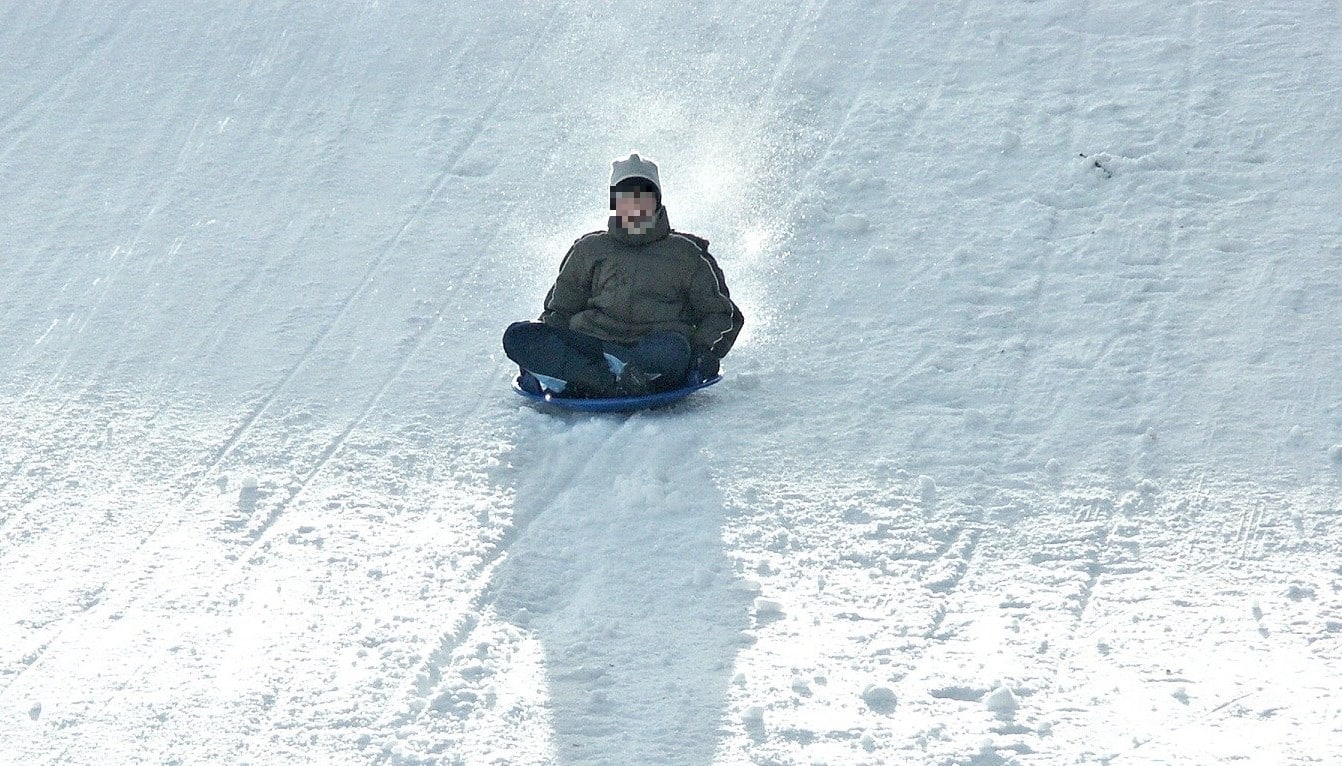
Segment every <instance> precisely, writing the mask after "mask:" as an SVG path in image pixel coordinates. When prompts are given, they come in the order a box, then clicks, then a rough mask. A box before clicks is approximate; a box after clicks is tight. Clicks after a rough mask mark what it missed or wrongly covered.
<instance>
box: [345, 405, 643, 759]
mask: <svg viewBox="0 0 1342 766" xmlns="http://www.w3.org/2000/svg"><path fill="white" fill-rule="evenodd" d="M636 421H637V416H634V417H627V418H626V419H625V421H624V422H623V423H621V424H620V426H619V427H618V428H616V429H615V430H613V431H612V432H611V433H609V434H608V435H607V436H606V437H605V438H604V439H603V440H602V441H601V443H600V444H599V445H597V447H596V448H595V449H593V450H592V451H591V452H590V453H589V454H588V455H587V457H586V458H584V459H583V460H582V462H580V463H579V464H577V465H576V466H574V467H573V468H572V469H571V470H569V471H566V472H565V475H563V476H562V478H559V479H558V480H556V481H552V482H549V483H548V484H549V487H550V489H551V491H550V493H549V494H550V495H551V496H553V497H559V496H560V495H562V494H564V493H565V492H566V491H568V490H569V489H571V488H572V487H574V486H575V482H576V480H577V479H578V478H579V477H581V476H583V475H585V474H586V473H587V472H588V470H589V468H590V467H591V466H592V465H593V464H594V463H596V461H597V459H598V457H602V456H603V455H605V454H606V453H607V452H608V451H609V450H610V448H611V446H612V445H613V444H615V442H616V441H617V440H616V437H617V436H618V435H619V434H620V433H622V432H623V431H625V430H626V429H628V428H629V427H630V424H631V423H633V422H636ZM545 512H546V508H541V509H539V510H537V511H535V512H534V513H531V514H527V515H526V516H524V517H518V516H514V517H513V523H512V526H510V527H509V528H508V529H507V530H506V531H505V532H504V534H503V536H502V537H501V538H500V540H499V542H498V543H497V544H496V545H495V547H494V549H493V551H491V553H490V555H489V557H488V558H487V559H484V560H482V561H481V562H480V563H479V564H478V565H477V566H476V568H475V570H474V572H473V574H472V575H471V576H470V585H469V587H468V588H467V590H468V591H469V590H474V591H475V593H476V595H475V596H474V597H472V598H471V600H470V602H469V604H468V607H467V609H466V611H465V613H464V614H463V615H462V616H461V618H460V620H459V621H458V622H456V623H455V624H454V626H453V627H452V628H451V629H449V630H448V631H447V632H446V633H445V634H444V635H443V638H442V640H441V641H440V642H439V644H438V646H436V647H434V649H433V650H432V651H431V652H429V655H428V657H427V658H426V659H425V661H424V662H423V663H421V668H422V670H421V672H419V673H416V674H415V675H414V678H415V681H414V685H413V690H412V692H411V694H412V698H411V701H410V704H409V710H408V711H407V712H403V713H401V714H399V715H397V716H396V717H395V718H393V719H392V720H391V721H389V722H388V723H387V724H386V725H384V726H381V727H380V728H383V729H385V730H389V731H394V730H396V729H400V728H402V727H404V726H409V725H411V724H415V723H418V722H419V721H420V720H421V719H423V718H424V716H425V715H427V714H428V713H429V712H431V711H432V706H431V705H429V704H418V703H424V702H425V701H426V700H427V699H428V698H429V697H431V696H432V694H433V692H434V691H435V690H436V689H437V687H438V685H439V684H441V683H442V679H443V668H445V667H446V666H447V664H448V663H449V662H450V661H451V658H452V655H453V654H454V653H455V652H456V651H457V650H458V649H459V648H461V646H462V645H463V644H465V642H466V640H467V639H468V638H470V636H471V634H472V633H474V632H475V630H476V628H477V627H479V625H480V614H481V612H483V611H484V610H485V609H486V608H487V607H489V606H490V605H491V604H493V602H494V599H495V597H496V594H495V588H494V573H495V572H496V571H497V570H498V568H499V567H500V566H501V565H502V564H503V563H504V561H506V559H507V556H508V554H509V553H510V552H511V551H512V548H513V545H515V544H516V542H517V541H518V540H519V539H521V538H522V536H523V535H525V534H526V532H527V530H528V529H529V528H530V527H531V526H532V524H534V523H535V522H536V521H537V520H538V519H540V518H541V517H542V516H543V515H545ZM391 757H392V753H391V752H390V751H389V750H388V749H387V747H386V746H385V745H384V746H383V748H382V750H381V751H380V752H378V753H376V754H375V755H374V756H373V759H372V761H371V766H380V765H381V764H385V763H387V762H388V760H389V759H390V758H391Z"/></svg>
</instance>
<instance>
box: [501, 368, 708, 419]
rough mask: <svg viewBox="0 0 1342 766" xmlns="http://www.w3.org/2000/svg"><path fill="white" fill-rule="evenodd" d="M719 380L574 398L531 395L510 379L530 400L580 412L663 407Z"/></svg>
mask: <svg viewBox="0 0 1342 766" xmlns="http://www.w3.org/2000/svg"><path fill="white" fill-rule="evenodd" d="M719 380H722V376H721V375H714V376H713V377H711V378H709V379H708V380H705V381H702V382H699V383H692V384H690V385H687V386H684V387H682V388H673V389H671V390H670V391H659V392H657V393H655V394H647V395H645V396H616V397H610V398H607V399H578V398H576V397H565V396H555V395H554V394H551V393H548V392H547V393H544V394H533V393H531V392H530V391H525V390H523V389H522V387H521V386H520V385H519V384H518V381H517V380H516V379H514V380H513V390H514V391H516V392H517V393H518V395H519V396H522V397H524V398H526V399H528V400H530V401H532V402H535V403H537V404H552V405H554V406H555V407H561V408H563V409H566V410H579V411H582V412H634V411H635V410H646V409H650V408H653V407H665V406H666V405H668V404H673V403H675V402H678V401H680V400H681V399H684V398H685V397H687V396H689V395H690V394H692V393H694V392H695V391H698V390H699V389H701V388H708V387H709V386H711V385H713V384H714V383H717V382H718V381H719Z"/></svg>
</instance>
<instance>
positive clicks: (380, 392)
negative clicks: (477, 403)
mask: <svg viewBox="0 0 1342 766" xmlns="http://www.w3.org/2000/svg"><path fill="white" fill-rule="evenodd" d="M558 15H559V10H558V8H556V9H555V10H553V11H552V12H551V14H550V18H549V20H548V21H547V23H546V25H545V26H546V31H547V35H545V36H543V39H548V31H549V30H550V28H551V27H553V25H554V23H555V20H556V19H557V18H558ZM538 48H539V46H536V45H533V46H532V49H531V50H530V51H529V52H528V55H527V56H524V57H522V58H521V59H520V60H519V61H518V62H517V64H516V66H515V67H514V68H513V71H512V72H511V74H510V76H509V78H508V80H507V82H506V83H505V84H504V86H503V87H502V88H500V89H499V93H498V96H497V97H496V98H495V99H494V100H493V102H492V103H490V104H489V106H488V107H487V108H486V110H485V111H484V112H483V113H482V114H481V115H480V116H479V117H477V118H476V120H475V122H474V123H473V125H472V129H471V131H470V133H469V134H468V135H467V137H466V139H465V140H463V141H462V142H461V144H460V145H459V146H458V147H457V148H456V149H454V150H453V152H452V153H451V155H449V159H448V160H447V161H446V162H445V163H444V168H443V170H441V171H440V172H439V173H438V175H437V176H436V177H435V178H434V180H433V182H432V184H431V186H430V190H429V193H428V194H427V195H426V196H425V197H424V198H423V199H422V200H421V201H420V202H419V204H417V205H416V206H415V208H414V210H413V211H412V212H411V214H410V216H409V217H408V218H407V219H406V221H405V222H404V223H403V224H402V225H401V227H400V228H399V229H398V230H397V232H396V234H395V236H394V237H393V238H392V241H391V243H390V244H389V245H388V247H387V248H386V249H385V250H384V251H383V253H382V255H381V256H379V257H378V259H376V261H375V263H374V265H373V266H372V267H371V268H370V269H369V270H368V272H367V273H366V274H365V276H364V280H363V282H362V283H361V284H360V285H359V286H358V287H357V288H356V290H355V292H354V294H351V296H350V297H349V298H347V299H346V301H345V303H344V305H342V307H341V309H340V311H339V312H338V313H337V315H336V317H335V319H333V320H332V321H331V323H330V324H329V325H328V327H327V329H326V331H325V332H324V333H323V334H322V335H321V336H320V337H319V338H318V339H317V340H316V341H315V342H314V343H313V344H312V345H311V346H310V347H309V350H308V352H306V353H305V354H304V357H303V358H302V359H300V360H299V363H298V364H297V365H296V366H295V368H294V369H293V370H291V371H290V374H289V375H288V376H287V377H286V378H285V380H284V381H283V382H282V383H281V384H280V387H279V388H278V389H277V390H276V391H274V392H272V395H271V396H270V397H269V398H268V400H267V401H266V402H264V403H263V404H262V406H261V407H260V408H259V409H258V410H257V411H255V412H254V413H253V417H252V418H251V419H250V421H251V423H254V422H255V421H256V420H257V419H259V417H260V415H261V414H262V413H264V411H265V410H266V409H267V408H268V407H269V405H270V403H272V402H273V401H274V400H275V399H276V398H277V397H278V395H279V393H280V392H281V390H282V389H283V388H284V387H285V386H287V384H288V382H289V381H290V380H292V379H293V377H294V376H295V375H296V374H297V372H298V368H299V367H301V366H302V364H303V362H304V361H306V359H307V358H308V357H309V356H311V353H312V352H313V351H314V350H315V348H316V346H317V345H319V344H320V343H321V341H322V339H324V338H325V337H326V335H327V334H329V332H330V328H331V327H334V325H335V324H337V323H339V322H340V320H341V319H342V318H343V316H344V314H345V313H346V312H347V310H348V308H349V306H350V305H351V304H352V303H353V302H354V301H355V300H356V299H357V298H358V296H359V295H360V294H362V292H363V291H365V290H366V289H367V288H368V287H369V285H371V283H372V274H373V272H374V271H375V270H376V269H377V267H378V266H379V265H381V263H382V262H383V261H384V260H385V259H386V257H387V255H388V254H389V253H390V252H391V251H393V250H394V249H395V248H396V247H397V246H398V245H399V243H400V241H401V239H402V238H403V237H404V236H405V234H406V232H407V231H409V230H410V227H411V226H412V225H413V224H414V222H415V221H417V220H419V219H420V217H421V215H422V214H423V212H424V210H425V209H427V208H428V206H429V205H430V204H432V202H433V200H435V199H436V198H437V197H438V196H439V194H441V192H442V190H443V189H444V188H445V187H446V186H447V183H448V181H449V180H450V179H451V178H452V177H453V176H454V175H455V172H454V171H455V169H456V167H457V165H458V164H459V163H460V162H461V159H462V158H463V157H464V156H465V155H466V153H467V152H469V151H470V149H471V148H472V147H473V146H474V145H475V143H476V142H477V141H478V140H479V138H480V136H482V135H483V134H484V131H485V128H486V127H487V126H488V125H489V123H490V122H491V121H492V120H493V118H494V115H495V114H497V113H498V110H499V107H500V106H501V105H502V104H503V102H504V101H505V100H506V99H507V97H508V95H509V94H510V93H511V92H512V91H513V89H514V88H515V86H516V84H517V80H518V78H519V76H520V73H521V71H522V69H523V68H524V67H525V66H526V65H527V64H528V63H529V62H530V60H531V59H532V58H534V57H535V55H536V51H537V49H538ZM500 229H501V227H499V226H493V227H491V228H490V234H489V237H488V239H487V240H486V242H485V244H484V249H485V250H488V249H489V248H490V247H492V245H493V243H494V242H495V241H497V239H498V235H499V232H500ZM485 268H486V262H485V259H476V260H475V261H474V267H473V269H472V271H471V272H470V274H468V275H467V277H466V279H465V280H463V281H462V283H461V284H472V283H477V282H479V281H480V279H481V278H482V277H483V272H484V271H485ZM456 292H461V291H460V290H458V291H456ZM451 297H454V296H447V297H444V298H443V299H442V300H441V301H439V303H438V304H437V306H436V307H435V310H434V312H433V316H435V317H441V316H442V315H443V313H444V311H445V310H446V308H447V306H448V304H449V303H450V300H451ZM439 325H440V323H439V322H429V323H426V324H424V325H423V326H421V327H419V328H418V329H416V331H415V333H414V335H413V336H412V342H411V343H410V344H409V346H408V349H407V350H406V351H405V352H404V354H403V355H402V357H401V359H400V361H399V362H398V363H397V364H396V365H395V367H394V368H393V369H392V371H391V373H390V374H388V375H387V376H386V377H385V378H384V379H383V381H382V383H381V385H380V386H379V387H378V389H377V391H376V392H375V393H374V394H373V395H372V396H371V397H370V398H369V400H368V402H367V403H366V404H365V405H364V406H363V408H362V409H361V410H360V411H359V413H358V414H357V415H356V416H355V417H354V418H353V419H352V420H351V421H350V423H349V424H348V425H347V426H346V427H345V429H344V430H343V431H341V433H340V434H338V435H337V436H336V438H335V439H333V440H332V441H331V442H330V443H329V444H328V445H327V446H326V447H325V448H324V449H323V450H322V452H321V453H320V455H319V456H318V459H317V461H316V463H315V464H314V465H313V466H312V468H311V469H310V470H309V471H308V473H307V475H306V476H304V477H303V479H302V480H301V481H300V482H299V485H298V487H297V489H295V490H294V491H293V492H292V493H291V494H290V495H289V497H288V498H286V499H285V500H283V501H282V502H280V503H279V504H278V505H277V506H276V507H275V508H274V509H273V510H271V511H270V512H268V513H267V514H266V515H265V517H264V518H263V519H262V521H261V523H260V524H259V525H252V524H249V525H248V535H247V537H248V538H249V545H248V546H247V550H246V552H245V554H246V555H240V556H239V558H238V561H239V562H243V561H246V560H247V559H248V558H250V555H251V553H252V551H253V550H254V549H255V548H257V547H258V546H259V545H260V544H261V543H262V541H263V539H264V536H265V533H266V532H267V531H268V530H269V529H270V528H271V527H272V526H273V525H274V523H275V522H276V521H277V520H278V519H279V517H280V516H281V515H282V514H283V512H284V510H285V509H287V508H288V507H289V505H290V504H292V502H293V501H294V500H295V499H297V498H298V497H299V496H300V495H301V494H302V493H303V491H304V490H306V489H307V487H308V486H309V484H311V482H312V480H313V479H314V478H315V477H316V476H317V475H318V474H319V473H320V472H321V470H322V469H323V468H324V467H325V466H326V465H327V464H328V463H329V462H330V460H331V458H332V457H334V456H335V454H336V453H337V452H339V450H340V448H341V447H342V446H344V444H345V442H346V441H347V440H348V439H349V437H350V435H351V434H353V433H354V431H356V430H357V429H358V427H359V426H361V425H362V424H363V423H364V422H365V421H366V420H367V419H368V417H369V415H371V414H372V412H373V410H374V409H375V408H376V406H377V404H378V402H379V401H381V400H382V397H383V396H384V395H385V394H386V392H387V390H388V389H389V388H390V387H391V385H392V384H393V383H394V382H395V381H396V380H397V379H398V378H399V377H400V375H401V373H403V372H404V371H405V369H406V367H408V366H409V364H410V362H411V361H412V360H413V359H414V358H415V356H416V355H417V354H418V353H419V351H420V349H421V348H423V346H424V342H425V341H426V340H427V339H428V338H429V337H431V336H432V335H433V331H434V330H435V329H437V328H438V326H439ZM248 428H250V424H249V425H248ZM240 438H241V433H235V435H234V438H233V439H232V440H231V443H230V444H229V446H228V449H229V450H231V448H232V446H234V445H236V444H237V442H238V441H239V440H240ZM226 455H227V450H226V451H225V452H224V453H223V454H222V455H221V456H220V457H219V458H218V459H217V460H216V461H215V462H214V464H212V465H211V466H210V467H209V468H206V469H205V471H204V475H203V476H202V480H204V479H205V478H206V476H207V475H208V474H209V473H210V472H212V471H213V470H214V468H216V467H217V466H218V465H219V463H221V462H222V460H223V459H224V457H225V456H226Z"/></svg>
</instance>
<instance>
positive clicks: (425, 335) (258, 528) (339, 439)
mask: <svg viewBox="0 0 1342 766" xmlns="http://www.w3.org/2000/svg"><path fill="white" fill-rule="evenodd" d="M499 231H500V227H498V226H495V227H492V228H491V233H490V235H489V238H488V239H487V240H486V241H485V243H484V249H485V250H488V249H489V248H490V247H492V246H493V243H494V242H495V241H497V239H498V234H499ZM484 270H485V259H477V260H476V262H475V266H474V268H473V269H472V271H471V273H470V274H468V275H467V277H466V279H465V280H463V282H462V283H461V284H463V285H470V284H476V283H479V282H480V281H481V279H482V278H483V276H484V274H483V272H484ZM454 292H456V293H459V292H462V291H461V290H458V291H454ZM454 297H455V294H449V295H448V296H445V297H444V298H443V299H442V300H441V301H439V302H438V304H437V305H436V306H435V307H434V311H433V316H435V317H441V316H443V314H444V312H445V311H446V309H447V307H448V305H449V303H450V302H451V300H452V298H454ZM441 326H442V323H441V322H425V323H423V324H422V325H421V326H419V327H418V328H417V329H416V330H415V332H414V334H413V335H412V336H411V343H409V344H405V346H406V350H405V351H404V352H403V354H402V356H401V358H400V360H399V361H398V362H397V364H396V365H395V366H394V367H393V368H392V370H391V372H390V373H389V374H387V375H386V376H385V377H384V378H383V380H382V383H381V384H380V385H379V386H378V388H377V390H376V391H375V392H374V393H373V395H372V396H370V397H369V399H368V401H367V402H366V403H365V404H364V405H363V407H362V408H361V409H360V410H359V413H358V414H357V415H355V416H354V418H353V419H351V420H350V422H349V423H348V424H347V425H346V426H345V428H344V430H342V431H341V432H340V433H339V434H338V435H337V436H336V437H335V438H334V439H332V440H331V441H330V443H328V444H327V445H326V447H324V448H323V449H322V451H321V453H320V454H319V455H318V457H317V460H316V461H315V462H314V463H313V465H312V467H311V468H310V469H309V470H308V472H307V474H306V475H305V476H304V477H303V478H302V479H301V480H300V482H299V484H298V486H297V488H296V489H294V490H293V491H292V492H291V493H290V494H289V496H288V497H287V498H285V499H284V500H283V501H281V502H280V503H278V504H277V505H276V506H275V507H274V508H273V509H271V510H270V511H268V512H267V513H266V514H264V516H263V518H262V520H261V523H260V524H248V525H247V528H248V532H247V538H248V539H249V543H250V544H249V545H248V547H247V551H246V554H247V555H244V556H240V557H239V560H240V561H241V560H245V559H247V558H249V557H250V554H251V552H252V551H253V550H254V549H255V548H256V547H257V546H258V545H259V544H260V543H261V542H262V539H263V538H264V536H265V534H266V532H267V531H268V530H269V529H270V528H271V527H272V526H273V525H274V524H275V522H276V521H278V520H279V518H280V516H281V515H283V513H284V511H285V510H286V509H288V507H289V506H290V505H291V504H292V503H293V502H294V501H295V500H297V499H298V498H299V496H301V495H302V494H303V492H304V491H305V490H306V489H307V488H308V485H310V484H311V483H312V480H313V479H314V478H316V477H317V475H318V474H319V473H321V471H322V469H324V468H325V467H326V466H327V465H328V464H329V463H330V461H331V458H332V457H334V456H335V455H336V453H338V452H339V451H340V449H341V448H342V447H344V445H345V443H346V442H347V441H348V440H349V437H350V436H351V435H352V434H353V433H354V432H355V431H356V430H358V429H359V427H360V426H362V425H363V424H364V422H366V421H367V420H368V418H369V416H370V415H372V413H373V411H374V410H375V409H376V408H377V405H378V403H379V402H381V401H382V398H383V397H384V396H385V395H386V393H387V391H388V390H389V389H390V388H391V387H392V385H393V384H394V383H395V382H396V381H397V380H398V379H399V378H400V377H401V374H402V373H404V372H405V370H406V368H407V367H409V365H410V362H411V361H413V360H414V359H415V357H416V356H417V355H418V354H419V352H420V350H421V349H422V348H423V347H424V343H425V341H427V340H428V339H429V338H431V337H433V336H434V334H435V331H436V330H438V329H440V327H441ZM479 399H483V397H479ZM457 420H458V422H461V421H462V420H463V419H462V418H458V419H457ZM202 478H204V477H202Z"/></svg>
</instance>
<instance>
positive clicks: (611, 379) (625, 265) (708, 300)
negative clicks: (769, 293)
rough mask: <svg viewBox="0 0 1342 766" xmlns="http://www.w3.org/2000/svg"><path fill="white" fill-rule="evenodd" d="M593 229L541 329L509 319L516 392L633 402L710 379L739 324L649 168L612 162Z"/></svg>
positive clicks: (636, 161) (559, 283)
mask: <svg viewBox="0 0 1342 766" xmlns="http://www.w3.org/2000/svg"><path fill="white" fill-rule="evenodd" d="M610 206H611V210H612V211H613V215H611V216H610V219H609V221H608V222H607V225H606V229H605V230H604V231H594V232H592V233H590V234H587V235H584V236H582V237H580V238H578V240H577V241H575V242H574V243H573V246H572V247H570V248H569V250H568V253H567V254H566V255H565V256H564V260H563V261H562V262H561V263H560V266H559V276H558V278H556V279H555V283H554V287H552V288H551V289H550V292H549V293H548V294H547V295H546V296H545V307H544V311H543V312H542V313H541V316H540V321H537V322H515V323H513V324H512V325H509V327H508V329H507V330H506V331H505V332H504V334H503V349H504V353H505V354H507V356H508V358H509V359H511V360H513V361H514V362H516V363H517V365H518V367H519V368H520V374H519V377H518V380H517V385H518V387H519V388H521V389H522V390H523V391H526V392H528V393H531V394H537V395H539V394H543V393H549V394H551V395H553V396H560V397H579V398H606V397H638V396H643V395H646V394H650V393H654V392H660V391H669V390H672V389H678V388H681V387H684V386H693V385H696V384H698V383H701V382H702V381H706V380H710V379H712V378H714V377H716V376H717V375H718V374H719V368H720V362H721V360H722V358H723V357H724V356H726V355H727V352H728V351H729V350H731V347H732V344H733V343H734V342H735V341H736V337H737V335H738V334H740V332H741V326H742V324H743V322H744V318H743V317H742V315H741V310H740V309H739V308H737V306H736V304H735V303H733V302H732V299H731V295H730V293H729V292H728V290H727V283H726V280H725V279H724V278H723V275H722V269H721V268H719V267H718V264H717V261H716V260H714V258H713V256H712V255H710V254H709V252H708V241H707V240H705V239H702V238H700V237H696V236H694V235H692V234H685V233H683V232H678V231H675V230H673V229H672V228H671V224H670V223H669V221H668V219H667V214H666V207H665V206H663V205H662V185H661V181H660V179H659V178H658V173H657V165H656V164H655V163H653V162H652V161H650V160H647V159H644V158H642V157H640V156H638V155H637V154H631V155H629V157H628V158H626V159H623V160H616V161H615V162H614V163H613V169H612V172H611V177H610Z"/></svg>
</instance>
